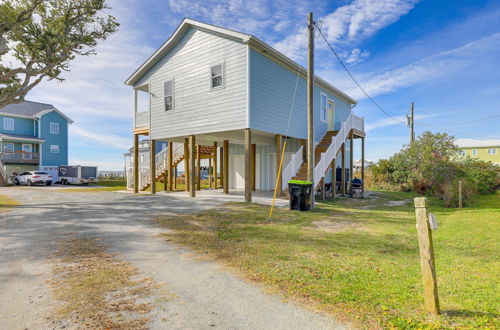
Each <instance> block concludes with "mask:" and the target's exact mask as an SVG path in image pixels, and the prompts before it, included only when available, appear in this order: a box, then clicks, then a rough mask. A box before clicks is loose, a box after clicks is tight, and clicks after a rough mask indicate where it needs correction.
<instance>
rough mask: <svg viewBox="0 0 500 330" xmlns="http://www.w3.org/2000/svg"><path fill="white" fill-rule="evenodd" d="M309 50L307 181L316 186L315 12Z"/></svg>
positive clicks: (312, 206)
mask: <svg viewBox="0 0 500 330" xmlns="http://www.w3.org/2000/svg"><path fill="white" fill-rule="evenodd" d="M307 28H308V37H309V38H308V39H309V40H308V52H307V60H308V64H307V181H310V182H313V187H314V165H315V164H314V121H313V120H314V95H313V93H314V89H313V88H314V21H313V13H309V14H308V22H307ZM311 208H314V189H311Z"/></svg>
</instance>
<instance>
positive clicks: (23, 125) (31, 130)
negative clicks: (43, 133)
mask: <svg viewBox="0 0 500 330" xmlns="http://www.w3.org/2000/svg"><path fill="white" fill-rule="evenodd" d="M4 118H12V119H14V130H13V131H8V130H4V129H3V119H4ZM33 122H34V120H33V119H27V118H16V117H9V116H0V133H7V134H21V135H32V136H35V134H37V133H38V132H36V130H37V129H36V125H34V124H33Z"/></svg>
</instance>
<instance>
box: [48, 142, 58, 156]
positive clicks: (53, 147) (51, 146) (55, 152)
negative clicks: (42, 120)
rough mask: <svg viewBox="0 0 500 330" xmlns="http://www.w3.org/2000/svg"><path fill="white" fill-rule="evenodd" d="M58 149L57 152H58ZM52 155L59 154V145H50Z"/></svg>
mask: <svg viewBox="0 0 500 330" xmlns="http://www.w3.org/2000/svg"><path fill="white" fill-rule="evenodd" d="M56 147H57V151H56ZM50 153H51V154H58V153H59V145H58V144H51V145H50Z"/></svg>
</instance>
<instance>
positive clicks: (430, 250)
mask: <svg viewBox="0 0 500 330" xmlns="http://www.w3.org/2000/svg"><path fill="white" fill-rule="evenodd" d="M414 203H415V215H416V219H417V234H418V247H419V250H420V268H421V271H422V284H423V286H424V305H425V310H426V311H427V312H429V313H431V314H434V315H438V314H439V313H440V311H439V297H438V289H437V281H436V266H435V263H434V247H433V245H432V232H431V228H430V225H429V214H428V212H427V198H426V197H417V198H415V199H414Z"/></svg>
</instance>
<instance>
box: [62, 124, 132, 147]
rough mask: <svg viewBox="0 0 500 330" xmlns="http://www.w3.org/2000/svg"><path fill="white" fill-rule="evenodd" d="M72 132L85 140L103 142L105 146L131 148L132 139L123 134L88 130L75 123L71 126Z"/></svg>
mask: <svg viewBox="0 0 500 330" xmlns="http://www.w3.org/2000/svg"><path fill="white" fill-rule="evenodd" d="M70 133H72V134H75V135H77V136H79V137H80V138H83V139H85V140H90V141H93V142H98V143H102V145H103V146H106V147H108V148H109V147H114V148H118V149H122V150H127V149H128V148H130V143H131V141H130V139H129V138H126V137H123V136H118V135H113V134H104V133H98V132H97V131H91V130H87V129H85V128H82V127H79V126H75V125H72V126H70ZM96 147H99V144H97V145H96Z"/></svg>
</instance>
